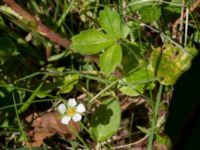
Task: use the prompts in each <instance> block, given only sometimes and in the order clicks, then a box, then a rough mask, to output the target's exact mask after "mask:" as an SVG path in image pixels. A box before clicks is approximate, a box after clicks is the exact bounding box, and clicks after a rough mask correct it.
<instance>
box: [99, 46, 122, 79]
mask: <svg viewBox="0 0 200 150" xmlns="http://www.w3.org/2000/svg"><path fill="white" fill-rule="evenodd" d="M121 60H122V50H121V46H120V45H119V44H114V45H112V46H111V47H109V48H108V49H106V50H105V52H104V53H103V54H101V55H100V68H101V71H103V72H105V73H106V74H107V75H109V74H110V73H112V72H113V71H114V70H115V68H116V67H117V65H119V64H120V63H121Z"/></svg>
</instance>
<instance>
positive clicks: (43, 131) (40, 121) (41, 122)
mask: <svg viewBox="0 0 200 150" xmlns="http://www.w3.org/2000/svg"><path fill="white" fill-rule="evenodd" d="M25 120H26V121H27V122H28V123H30V124H31V127H32V128H33V129H32V130H31V131H29V135H30V137H31V142H30V145H31V146H33V147H35V146H41V145H42V143H43V140H44V139H45V138H48V137H51V136H53V135H55V134H59V135H64V136H65V137H66V138H67V139H74V138H75V137H76V135H75V134H76V133H78V132H79V131H80V126H79V124H78V123H75V122H73V121H71V122H70V123H69V125H64V124H62V123H61V122H60V113H59V112H58V111H52V112H47V113H44V114H42V115H38V114H37V113H33V114H30V115H29V116H27V117H26V119H25ZM74 132H75V133H74Z"/></svg>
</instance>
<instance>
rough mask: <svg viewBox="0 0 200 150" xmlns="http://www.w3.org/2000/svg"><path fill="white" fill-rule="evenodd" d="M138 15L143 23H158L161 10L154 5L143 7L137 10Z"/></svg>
mask: <svg viewBox="0 0 200 150" xmlns="http://www.w3.org/2000/svg"><path fill="white" fill-rule="evenodd" d="M139 13H140V15H141V17H142V21H143V22H145V23H152V22H153V21H158V20H159V19H160V16H161V9H160V7H158V6H155V5H151V6H145V7H143V8H142V9H140V10H139Z"/></svg>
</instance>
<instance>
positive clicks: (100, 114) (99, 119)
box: [90, 99, 121, 142]
mask: <svg viewBox="0 0 200 150" xmlns="http://www.w3.org/2000/svg"><path fill="white" fill-rule="evenodd" d="M120 120H121V110H120V104H119V101H118V100H116V99H107V100H105V101H104V102H103V103H102V105H101V106H99V107H98V108H97V109H96V111H95V113H94V115H93V116H92V120H91V129H90V131H91V135H92V138H93V139H94V140H96V141H97V142H101V141H105V140H107V139H108V138H110V137H111V136H112V135H113V134H114V133H116V132H117V129H118V127H119V124H120Z"/></svg>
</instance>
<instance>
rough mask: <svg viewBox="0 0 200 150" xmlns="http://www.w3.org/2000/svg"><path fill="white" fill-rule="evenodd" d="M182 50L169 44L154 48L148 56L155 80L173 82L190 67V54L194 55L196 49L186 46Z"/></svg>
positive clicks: (162, 82)
mask: <svg viewBox="0 0 200 150" xmlns="http://www.w3.org/2000/svg"><path fill="white" fill-rule="evenodd" d="M186 50H187V51H188V52H184V51H183V50H182V49H179V48H177V47H175V46H173V45H171V44H166V45H164V46H163V47H162V49H161V48H155V49H154V50H153V52H152V53H151V56H150V65H151V67H152V70H153V71H154V74H155V76H156V78H157V80H158V81H159V82H160V83H161V84H164V85H173V84H175V82H176V80H177V79H178V77H179V76H180V75H181V74H182V73H183V72H184V71H186V70H187V69H189V68H190V65H191V60H192V58H193V56H192V55H196V49H194V48H187V49H186Z"/></svg>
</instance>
